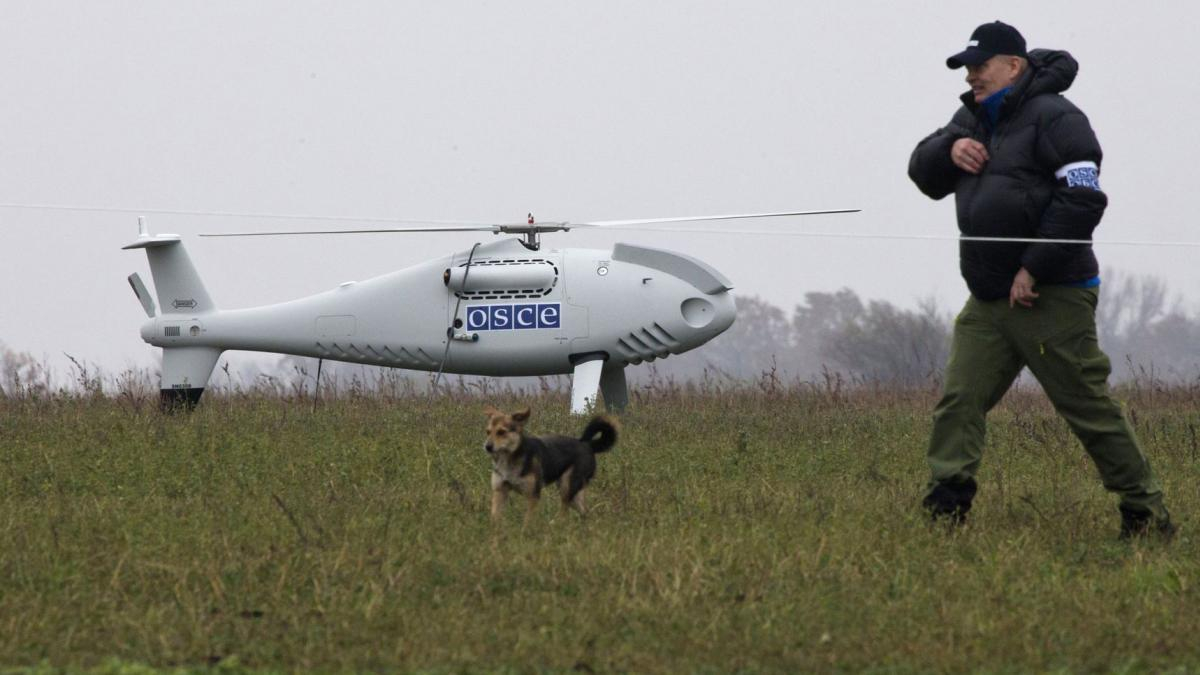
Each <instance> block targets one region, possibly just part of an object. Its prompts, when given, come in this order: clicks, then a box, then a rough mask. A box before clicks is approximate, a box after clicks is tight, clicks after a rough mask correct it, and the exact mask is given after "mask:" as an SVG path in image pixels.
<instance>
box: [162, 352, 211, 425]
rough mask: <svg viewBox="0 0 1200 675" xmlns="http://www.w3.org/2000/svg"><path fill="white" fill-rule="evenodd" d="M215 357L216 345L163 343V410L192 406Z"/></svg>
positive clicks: (205, 380)
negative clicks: (169, 345)
mask: <svg viewBox="0 0 1200 675" xmlns="http://www.w3.org/2000/svg"><path fill="white" fill-rule="evenodd" d="M219 358H221V350H220V349H217V348H216V347H163V360H162V384H161V385H160V387H161V392H160V393H161V395H162V400H161V403H162V408H163V410H177V409H181V408H183V409H191V408H194V407H195V406H196V404H197V403H199V402H200V395H201V394H203V393H204V387H205V385H207V384H208V378H209V376H210V375H212V371H213V368H215V367H216V365H217V359H219Z"/></svg>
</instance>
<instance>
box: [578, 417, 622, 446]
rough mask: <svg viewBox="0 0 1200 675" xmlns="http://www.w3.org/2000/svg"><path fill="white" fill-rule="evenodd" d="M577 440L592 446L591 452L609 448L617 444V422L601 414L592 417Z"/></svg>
mask: <svg viewBox="0 0 1200 675" xmlns="http://www.w3.org/2000/svg"><path fill="white" fill-rule="evenodd" d="M579 440H581V441H583V442H584V443H587V444H588V445H590V446H592V452H604V451H605V450H611V449H612V447H613V446H614V445H616V444H617V423H616V422H615V421H614V420H611V419H609V418H607V417H604V416H603V415H601V416H599V417H593V418H592V421H591V422H588V425H587V426H586V427H584V429H583V434H582V435H580V436H579Z"/></svg>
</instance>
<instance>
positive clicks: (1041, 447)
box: [0, 386, 1200, 672]
mask: <svg viewBox="0 0 1200 675" xmlns="http://www.w3.org/2000/svg"><path fill="white" fill-rule="evenodd" d="M1122 396H1123V397H1124V398H1125V400H1126V402H1127V404H1128V406H1129V409H1130V411H1131V416H1132V417H1133V418H1134V419H1135V424H1136V428H1137V430H1138V432H1139V434H1140V436H1141V438H1142V441H1143V444H1144V446H1145V448H1146V450H1147V453H1148V454H1149V456H1150V457H1151V461H1152V462H1153V463H1154V465H1155V468H1156V469H1157V470H1158V472H1159V474H1160V476H1161V479H1162V482H1163V483H1164V486H1165V488H1166V490H1167V495H1168V500H1169V505H1170V507H1171V509H1172V511H1173V512H1174V515H1175V517H1176V521H1177V524H1178V525H1180V528H1181V532H1180V536H1179V537H1177V538H1176V540H1175V541H1174V542H1173V543H1171V544H1169V545H1164V544H1160V543H1155V542H1144V543H1137V544H1132V545H1131V544H1127V543H1122V542H1118V541H1117V539H1116V534H1117V529H1118V517H1117V512H1116V501H1115V498H1114V497H1113V496H1111V495H1109V494H1107V493H1105V492H1104V491H1103V489H1102V488H1101V487H1100V485H1099V481H1098V479H1097V477H1096V473H1095V471H1094V469H1093V468H1092V466H1091V464H1090V463H1089V461H1088V460H1087V458H1086V456H1085V455H1084V453H1083V451H1082V449H1081V448H1080V447H1079V446H1078V443H1077V442H1076V441H1075V440H1074V439H1073V437H1071V436H1070V434H1069V432H1068V431H1067V429H1066V427H1065V425H1064V424H1063V423H1062V422H1061V421H1060V420H1059V419H1058V418H1056V417H1055V416H1054V414H1053V412H1052V410H1050V409H1049V407H1048V405H1047V404H1046V403H1045V401H1044V399H1043V398H1042V397H1041V395H1040V394H1039V393H1037V392H1036V391H1023V392H1015V393H1013V394H1010V396H1009V397H1008V398H1007V399H1006V400H1005V402H1004V403H1003V404H1002V405H1001V407H1000V408H998V409H997V410H996V411H995V412H994V413H993V415H992V417H991V426H990V435H989V447H988V451H987V455H986V458H985V466H984V469H983V472H982V474H981V476H980V480H981V490H980V496H979V498H978V500H977V502H976V509H975V511H973V512H972V514H971V516H972V519H971V522H970V524H969V526H967V527H966V528H965V529H963V530H961V531H956V532H948V531H946V530H944V529H942V528H938V527H931V526H930V525H929V524H928V523H927V522H926V519H925V518H923V517H922V515H921V514H920V513H919V512H918V510H917V508H916V505H917V502H918V501H919V497H920V486H921V484H922V482H923V481H924V479H925V467H924V461H923V453H924V446H925V442H926V437H927V434H928V431H929V413H930V410H931V409H932V405H933V402H934V401H933V398H934V394H933V393H932V392H929V391H922V392H896V391H880V390H871V389H863V390H859V391H853V392H849V393H847V392H838V391H833V390H825V391H821V390H817V389H814V388H811V387H776V386H763V387H758V388H753V387H750V388H741V389H737V388H735V389H726V388H721V387H716V386H709V387H706V388H703V389H699V390H698V389H688V388H679V387H655V388H651V389H645V390H642V391H639V392H638V393H637V395H636V396H635V397H634V398H635V400H634V401H633V403H632V405H631V407H630V409H629V410H628V412H627V413H626V414H624V415H623V416H622V418H621V423H622V436H621V439H620V442H619V443H618V445H617V448H616V449H615V450H614V451H613V452H612V453H610V454H607V455H604V456H602V457H601V458H600V470H599V475H598V478H597V480H596V481H595V483H594V484H593V487H592V490H591V493H590V502H589V504H590V506H591V509H592V511H591V515H590V516H589V517H588V518H587V519H586V520H581V519H580V518H578V517H577V516H575V515H574V514H560V513H559V512H558V505H557V503H556V498H557V495H556V494H555V491H551V492H550V495H549V496H550V498H549V499H547V500H544V502H543V504H542V508H541V511H540V512H539V513H538V515H537V517H536V518H535V519H534V521H533V522H532V523H531V525H530V526H529V527H528V528H525V529H523V528H522V524H521V519H520V516H521V508H519V506H520V504H519V502H518V503H516V504H514V506H518V508H512V509H510V512H509V513H508V514H506V516H507V517H506V518H505V519H504V521H503V522H502V523H500V525H499V526H498V527H493V526H492V524H491V523H490V522H489V518H488V505H489V498H490V492H489V488H488V479H489V465H488V460H487V457H486V455H485V454H484V452H483V451H482V449H481V443H482V428H483V422H484V416H483V414H482V412H481V408H482V406H483V405H484V404H485V403H494V404H496V405H498V406H500V407H513V406H515V405H517V404H518V403H526V402H527V403H529V404H531V405H532V406H533V408H534V416H533V419H532V421H531V428H532V429H533V430H534V431H535V432H543V433H544V432H551V431H554V432H573V431H577V430H578V429H579V428H581V426H582V424H581V422H580V421H579V420H576V419H572V418H570V417H569V416H568V415H567V414H566V407H567V401H566V397H565V395H562V394H557V393H545V394H537V395H531V396H524V397H520V396H515V395H512V394H501V395H497V396H468V395H457V396H450V397H441V398H429V397H426V396H423V395H419V394H413V395H409V396H403V397H400V398H390V397H356V396H342V397H340V398H336V399H333V400H324V401H322V402H321V404H320V405H319V406H316V407H315V410H314V406H313V404H312V401H311V400H310V399H305V398H290V399H289V398H286V397H270V396H253V395H251V396H245V395H243V396H227V397H219V396H217V397H211V398H209V399H207V400H206V402H205V404H204V405H203V406H202V407H201V408H200V409H199V410H197V411H196V412H195V413H193V414H181V415H174V416H169V415H162V414H159V413H158V412H157V411H155V410H153V409H152V406H150V405H144V404H142V403H141V402H137V401H135V400H133V399H126V398H121V397H112V398H105V397H98V396H38V397H31V398H26V399H20V398H7V399H5V398H0V460H2V461H0V546H2V549H0V670H2V669H3V668H6V667H11V668H13V669H33V670H42V671H52V670H57V669H68V670H99V671H113V672H119V671H134V670H138V669H139V668H140V667H142V666H147V667H150V668H154V669H164V670H175V669H208V668H215V669H220V670H225V671H238V670H248V671H259V670H273V671H292V670H316V671H323V672H328V671H414V670H421V671H432V672H493V671H511V672H540V671H572V670H574V671H582V672H613V671H625V672H735V671H738V672H803V671H840V670H850V671H864V670H865V671H877V672H939V671H941V672H962V671H986V672H1028V671H1070V672H1075V671H1083V672H1090V671H1101V672H1107V671H1116V672H1161V671H1164V670H1173V669H1174V670H1178V671H1179V672H1185V671H1188V670H1196V669H1200V590H1198V585H1200V557H1198V555H1197V554H1198V550H1197V544H1196V539H1195V536H1194V532H1195V527H1196V525H1195V523H1196V521H1195V518H1194V516H1193V514H1196V513H1197V512H1200V499H1198V497H1197V482H1196V479H1197V470H1198V469H1200V455H1198V450H1197V439H1196V427H1197V425H1200V393H1197V392H1196V391H1195V390H1193V389H1175V390H1160V389H1138V390H1132V389H1131V390H1128V391H1125V392H1122Z"/></svg>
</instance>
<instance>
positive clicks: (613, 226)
mask: <svg viewBox="0 0 1200 675" xmlns="http://www.w3.org/2000/svg"><path fill="white" fill-rule="evenodd" d="M0 208H6V209H40V210H48V211H85V212H96V213H143V214H145V213H150V214H161V215H177V216H206V217H207V216H212V217H224V218H262V219H283V220H310V221H342V222H365V223H370V222H375V223H421V224H426V225H439V224H440V225H464V226H479V227H484V228H494V227H495V225H494V224H493V223H483V222H478V221H461V220H412V219H403V218H376V217H360V216H305V215H299V214H279V213H242V212H235V211H188V210H184V209H129V208H123V207H106V206H63V205H56V204H14V203H0ZM849 211H853V210H852V209H842V210H834V211H796V212H792V213H780V214H773V213H772V214H752V213H751V214H741V215H725V216H690V217H687V218H652V219H643V220H640V221H598V222H595V223H578V224H575V226H578V227H580V228H581V229H584V228H588V226H589V225H591V226H592V227H595V229H597V230H600V229H604V230H629V231H641V232H686V233H693V234H749V235H756V236H775V237H808V238H824V239H883V240H915V241H979V242H996V243H1006V244H1092V245H1101V246H1178V247H1200V241H1149V240H1121V239H1039V238H1034V237H962V236H958V235H938V234H886V233H884V234H879V233H867V232H784V231H773V230H743V229H729V230H718V229H706V228H678V227H662V228H655V227H634V226H624V225H622V224H621V223H633V222H643V223H650V224H653V223H664V222H682V221H690V220H702V219H703V220H725V219H733V218H745V217H748V218H757V217H773V216H777V215H805V214H817V213H841V212H849ZM588 229H591V228H588ZM418 231H420V230H418ZM271 234H277V233H271ZM297 234H299V233H297ZM325 234H332V233H325ZM206 236H220V235H206ZM238 236H246V235H244V234H242V235H238Z"/></svg>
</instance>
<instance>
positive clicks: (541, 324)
mask: <svg viewBox="0 0 1200 675" xmlns="http://www.w3.org/2000/svg"><path fill="white" fill-rule="evenodd" d="M561 320H562V319H561V315H560V310H559V303H557V302H547V303H538V304H529V305H475V306H473V307H468V308H467V330H528V329H531V328H532V329H537V328H560V327H561Z"/></svg>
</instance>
